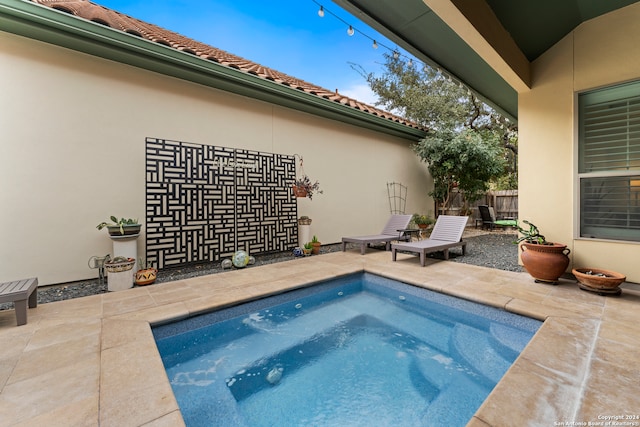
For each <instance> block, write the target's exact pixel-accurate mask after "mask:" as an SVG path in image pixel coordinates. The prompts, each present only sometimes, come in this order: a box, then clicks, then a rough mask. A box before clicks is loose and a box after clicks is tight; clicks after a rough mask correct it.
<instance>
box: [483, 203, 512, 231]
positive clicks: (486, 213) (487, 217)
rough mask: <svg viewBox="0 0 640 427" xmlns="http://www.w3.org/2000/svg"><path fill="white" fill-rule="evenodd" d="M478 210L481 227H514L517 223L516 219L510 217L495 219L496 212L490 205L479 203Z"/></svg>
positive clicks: (490, 228)
mask: <svg viewBox="0 0 640 427" xmlns="http://www.w3.org/2000/svg"><path fill="white" fill-rule="evenodd" d="M478 210H479V211H480V217H481V218H482V228H488V229H489V230H493V228H494V227H495V226H498V227H515V226H517V225H518V221H517V220H515V219H512V218H505V219H496V214H495V212H494V210H493V207H491V206H487V205H479V206H478Z"/></svg>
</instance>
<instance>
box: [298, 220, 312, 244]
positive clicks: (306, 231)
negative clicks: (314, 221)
mask: <svg viewBox="0 0 640 427" xmlns="http://www.w3.org/2000/svg"><path fill="white" fill-rule="evenodd" d="M310 236H311V226H310V225H298V246H299V247H301V248H303V247H304V244H305V243H309V242H310V241H311V237H310Z"/></svg>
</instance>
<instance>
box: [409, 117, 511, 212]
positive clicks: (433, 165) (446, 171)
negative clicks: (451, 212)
mask: <svg viewBox="0 0 640 427" xmlns="http://www.w3.org/2000/svg"><path fill="white" fill-rule="evenodd" d="M413 148H414V151H415V152H416V154H417V155H418V156H419V157H420V158H421V159H422V160H423V161H424V162H426V163H427V164H428V169H429V173H430V174H431V177H432V178H433V184H434V185H433V187H434V188H433V191H432V192H430V193H429V195H430V196H432V197H433V198H434V200H436V202H437V203H438V204H439V205H440V207H442V209H443V210H446V209H448V208H449V206H450V202H451V195H452V192H453V189H454V188H458V191H460V192H461V193H462V195H463V197H464V200H465V208H468V203H471V202H474V201H476V200H478V199H479V198H480V197H481V196H482V194H484V193H485V192H486V191H487V190H488V189H489V182H490V181H491V180H492V179H495V178H496V177H498V176H500V175H501V174H502V173H503V171H504V159H503V158H502V157H501V156H500V148H499V146H498V144H496V143H495V142H492V141H487V140H486V137H483V136H481V135H480V133H479V132H474V131H472V130H469V129H465V130H463V131H462V132H458V133H456V132H451V131H441V132H439V133H438V134H437V135H435V136H432V137H427V138H425V139H423V140H421V141H420V142H418V143H417V144H415V145H414V147H413Z"/></svg>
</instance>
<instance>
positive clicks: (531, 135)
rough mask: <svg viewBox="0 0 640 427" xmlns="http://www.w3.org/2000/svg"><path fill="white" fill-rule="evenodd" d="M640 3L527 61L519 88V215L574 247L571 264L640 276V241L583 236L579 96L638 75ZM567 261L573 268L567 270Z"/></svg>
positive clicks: (580, 28)
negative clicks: (526, 76)
mask: <svg viewBox="0 0 640 427" xmlns="http://www.w3.org/2000/svg"><path fill="white" fill-rule="evenodd" d="M638 22H640V3H636V4H634V5H632V6H628V7H626V8H623V9H620V10H617V11H615V12H612V13H609V14H607V15H603V16H601V17H599V18H596V19H593V20H591V21H587V22H584V23H583V24H582V25H580V26H578V27H577V28H576V29H575V30H574V31H573V32H571V33H570V34H568V35H567V36H566V37H565V38H564V39H562V40H561V41H560V42H559V43H557V44H556V45H555V46H554V47H553V48H551V49H550V50H549V51H547V52H546V53H545V54H544V55H542V56H541V57H540V58H538V59H537V60H536V61H535V62H534V63H533V64H532V77H533V78H532V82H533V84H532V89H531V90H530V91H528V92H523V93H520V94H519V102H518V116H519V131H520V133H519V150H520V151H519V178H520V182H519V195H520V196H519V209H520V211H519V216H520V218H521V219H529V220H530V221H532V222H533V223H534V224H536V225H537V226H538V227H539V228H540V229H541V232H542V234H544V235H545V236H546V237H547V239H548V240H551V241H555V242H561V243H565V244H567V245H568V247H569V248H570V249H571V251H572V252H571V258H572V264H571V266H573V267H594V268H605V269H610V270H616V271H620V272H622V273H624V274H626V275H627V279H628V280H629V281H632V282H640V268H637V266H636V265H637V260H638V259H640V243H632V242H612V241H604V240H596V239H580V238H579V237H578V236H579V232H578V225H577V224H578V222H577V221H578V209H579V204H578V193H579V188H578V181H577V177H576V174H577V166H576V165H577V144H578V134H577V113H578V112H577V94H579V93H580V92H583V91H587V90H591V89H595V88H599V87H604V86H609V85H614V84H618V83H622V82H627V81H631V80H637V79H640V43H638V40H640V25H638ZM571 266H570V268H571Z"/></svg>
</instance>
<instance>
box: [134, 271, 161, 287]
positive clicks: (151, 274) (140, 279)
mask: <svg viewBox="0 0 640 427" xmlns="http://www.w3.org/2000/svg"><path fill="white" fill-rule="evenodd" d="M157 277H158V270H157V269H156V268H153V267H152V268H145V269H144V270H138V271H136V285H138V286H144V285H150V284H152V283H153V282H155V281H156V278H157Z"/></svg>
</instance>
